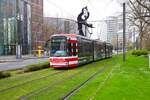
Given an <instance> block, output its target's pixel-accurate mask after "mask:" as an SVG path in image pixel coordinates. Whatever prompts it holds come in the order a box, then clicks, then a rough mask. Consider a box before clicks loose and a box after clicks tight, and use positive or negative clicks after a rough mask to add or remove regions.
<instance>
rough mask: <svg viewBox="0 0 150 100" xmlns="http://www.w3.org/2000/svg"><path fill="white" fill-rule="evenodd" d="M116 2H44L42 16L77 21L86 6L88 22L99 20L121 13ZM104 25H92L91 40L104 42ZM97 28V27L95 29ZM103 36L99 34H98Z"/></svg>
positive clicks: (75, 0)
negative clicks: (88, 14)
mask: <svg viewBox="0 0 150 100" xmlns="http://www.w3.org/2000/svg"><path fill="white" fill-rule="evenodd" d="M116 1H118V0H44V16H46V17H59V18H69V19H74V20H76V19H77V16H78V14H79V13H80V12H81V9H82V8H83V7H85V6H88V10H89V12H90V17H89V19H88V21H95V20H101V19H103V18H105V17H106V16H112V15H113V14H115V13H116V12H121V11H122V8H121V7H120V5H119V3H117V2H116ZM104 24H105V23H100V25H98V23H97V22H96V23H93V26H94V27H96V28H94V29H93V34H92V37H91V38H94V39H97V38H98V37H100V38H101V40H103V41H105V40H106V38H107V34H106V29H105V28H104V26H105V25H104ZM97 26H98V27H97ZM99 31H100V32H101V33H103V34H99V33H100V32H99Z"/></svg>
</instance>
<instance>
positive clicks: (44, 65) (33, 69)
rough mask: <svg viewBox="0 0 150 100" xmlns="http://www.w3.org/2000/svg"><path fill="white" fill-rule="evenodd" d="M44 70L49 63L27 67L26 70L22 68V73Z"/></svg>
mask: <svg viewBox="0 0 150 100" xmlns="http://www.w3.org/2000/svg"><path fill="white" fill-rule="evenodd" d="M45 68H49V62H44V63H39V64H31V65H28V66H27V67H26V68H24V72H31V71H37V70H40V69H45Z"/></svg>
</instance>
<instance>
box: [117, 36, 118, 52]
mask: <svg viewBox="0 0 150 100" xmlns="http://www.w3.org/2000/svg"><path fill="white" fill-rule="evenodd" d="M117 55H118V34H117Z"/></svg>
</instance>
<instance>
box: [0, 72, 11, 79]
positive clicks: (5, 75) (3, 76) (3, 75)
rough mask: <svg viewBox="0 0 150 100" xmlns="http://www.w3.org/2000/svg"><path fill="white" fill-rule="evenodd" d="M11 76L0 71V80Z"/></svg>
mask: <svg viewBox="0 0 150 100" xmlns="http://www.w3.org/2000/svg"><path fill="white" fill-rule="evenodd" d="M10 76H11V74H10V73H9V72H6V71H0V79H1V78H6V77H10Z"/></svg>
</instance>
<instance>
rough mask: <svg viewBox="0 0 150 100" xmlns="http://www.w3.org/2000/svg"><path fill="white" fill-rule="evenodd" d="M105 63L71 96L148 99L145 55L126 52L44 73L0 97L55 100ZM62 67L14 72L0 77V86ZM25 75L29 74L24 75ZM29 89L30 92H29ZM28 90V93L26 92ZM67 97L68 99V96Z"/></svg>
mask: <svg viewBox="0 0 150 100" xmlns="http://www.w3.org/2000/svg"><path fill="white" fill-rule="evenodd" d="M105 66H110V67H108V68H107V69H106V70H105V71H104V72H103V73H101V74H98V75H96V77H94V78H93V79H92V80H91V81H89V82H88V83H87V84H86V85H85V86H83V87H82V88H81V89H80V90H79V91H77V92H76V93H75V94H74V95H73V96H72V97H71V98H70V99H71V100H89V99H90V100H149V98H150V92H149V91H150V69H148V59H147V58H146V57H144V56H140V57H136V56H131V55H130V54H127V61H126V62H125V63H123V62H122V56H120V55H119V56H118V57H116V56H114V57H113V58H111V59H105V60H102V61H98V62H94V63H91V64H87V65H84V66H82V67H79V68H76V69H70V70H66V71H65V72H64V73H61V74H57V75H54V76H52V77H46V78H43V79H40V80H38V81H32V82H30V83H28V84H25V85H21V86H18V87H17V88H14V89H10V90H8V91H5V92H0V99H1V100H10V99H11V100H16V99H20V98H21V97H25V99H27V100H35V99H36V100H58V99H62V98H63V97H64V96H65V95H66V94H68V93H69V92H70V91H72V90H73V89H74V88H75V87H76V86H78V85H80V84H81V83H82V82H84V81H85V80H87V78H89V77H90V76H91V75H92V74H93V73H95V72H97V71H98V70H99V69H101V68H103V67H105ZM59 71H64V70H53V69H46V70H41V71H37V72H32V73H27V74H20V75H14V76H13V77H11V78H6V79H2V80H0V85H1V86H2V87H0V90H2V89H6V88H9V87H12V86H15V85H18V84H20V83H24V82H26V81H31V80H33V79H38V78H40V77H43V76H47V75H49V74H51V73H55V72H59ZM28 77H29V78H28ZM32 93H33V94H32ZM30 94H32V95H30ZM70 99H69V100H70Z"/></svg>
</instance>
